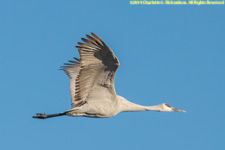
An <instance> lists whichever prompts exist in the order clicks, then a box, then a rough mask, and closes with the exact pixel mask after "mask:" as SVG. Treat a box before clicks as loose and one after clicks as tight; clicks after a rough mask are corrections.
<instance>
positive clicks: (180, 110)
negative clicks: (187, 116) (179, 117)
mask: <svg viewBox="0 0 225 150" xmlns="http://www.w3.org/2000/svg"><path fill="white" fill-rule="evenodd" d="M173 111H179V112H186V111H185V110H182V109H177V108H173Z"/></svg>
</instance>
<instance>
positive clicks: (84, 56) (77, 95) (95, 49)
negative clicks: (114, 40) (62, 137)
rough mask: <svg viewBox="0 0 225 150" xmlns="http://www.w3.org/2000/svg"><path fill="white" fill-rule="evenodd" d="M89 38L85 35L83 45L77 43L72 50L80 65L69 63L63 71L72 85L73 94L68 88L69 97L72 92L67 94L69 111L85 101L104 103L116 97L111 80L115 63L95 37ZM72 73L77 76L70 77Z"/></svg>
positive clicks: (112, 80) (114, 58) (102, 43)
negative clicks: (70, 97) (78, 56)
mask: <svg viewBox="0 0 225 150" xmlns="http://www.w3.org/2000/svg"><path fill="white" fill-rule="evenodd" d="M91 35H92V36H89V35H86V37H87V39H84V38H81V39H82V41H84V42H85V43H80V42H78V45H79V46H76V47H77V48H78V51H79V54H80V62H79V60H78V62H74V61H70V62H71V63H72V64H71V65H67V66H64V68H63V70H64V71H65V72H66V73H67V74H68V76H69V77H70V78H71V77H72V78H71V80H73V81H74V82H75V84H74V87H75V90H74V88H73V87H72V86H73V85H70V91H71V93H72V92H74V94H71V96H73V95H74V97H72V104H73V107H79V106H81V105H83V104H84V103H86V102H88V101H102V100H103V101H104V100H106V99H107V98H108V99H110V97H112V96H115V95H116V92H115V88H114V77H115V73H116V70H117V68H118V67H119V61H118V59H117V58H116V56H115V55H114V53H113V51H112V50H111V49H110V48H109V47H108V46H107V45H106V44H105V43H104V42H103V41H102V40H101V39H100V38H99V37H98V36H97V35H95V34H94V33H91ZM76 60H77V59H76ZM78 66H79V67H78ZM76 69H77V70H79V73H78V74H76V73H74V74H73V72H76V71H75V70H76ZM74 77H75V79H74ZM70 84H73V83H71V82H70ZM73 90H74V91H73Z"/></svg>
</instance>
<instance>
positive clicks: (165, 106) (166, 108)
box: [159, 103, 186, 112]
mask: <svg viewBox="0 0 225 150" xmlns="http://www.w3.org/2000/svg"><path fill="white" fill-rule="evenodd" d="M159 106H160V107H161V110H160V111H162V112H171V111H179V112H186V111H185V110H182V109H177V108H174V107H172V106H170V105H168V104H165V103H163V104H160V105H159Z"/></svg>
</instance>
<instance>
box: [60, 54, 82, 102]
mask: <svg viewBox="0 0 225 150" xmlns="http://www.w3.org/2000/svg"><path fill="white" fill-rule="evenodd" d="M60 70H63V71H65V73H66V74H67V75H68V77H69V78H70V96H71V102H72V103H73V102H74V101H75V80H76V78H77V75H78V73H79V71H80V59H78V58H76V57H74V60H69V63H64V66H61V69H60Z"/></svg>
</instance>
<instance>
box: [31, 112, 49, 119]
mask: <svg viewBox="0 0 225 150" xmlns="http://www.w3.org/2000/svg"><path fill="white" fill-rule="evenodd" d="M47 117H48V116H47V115H46V114H39V113H37V114H36V116H33V118H38V119H46V118H47Z"/></svg>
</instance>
